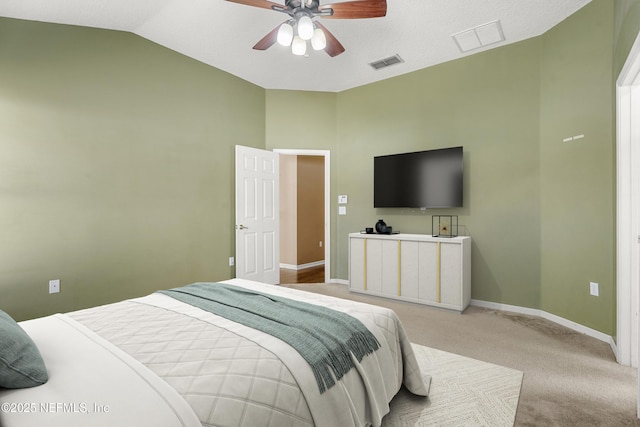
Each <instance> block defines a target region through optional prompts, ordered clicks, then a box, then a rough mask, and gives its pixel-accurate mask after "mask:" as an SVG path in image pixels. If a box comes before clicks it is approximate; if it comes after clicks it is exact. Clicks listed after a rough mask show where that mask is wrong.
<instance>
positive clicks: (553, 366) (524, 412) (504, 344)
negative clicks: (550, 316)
mask: <svg viewBox="0 0 640 427" xmlns="http://www.w3.org/2000/svg"><path fill="white" fill-rule="evenodd" d="M287 286H290V287H295V288H298V289H303V290H307V291H311V292H317V293H321V294H326V295H332V296H337V297H340V298H346V299H351V300H356V301H362V302H367V303H369V304H376V305H381V306H384V307H388V308H391V309H393V310H394V311H395V312H396V313H397V314H398V316H399V317H400V319H401V320H402V323H403V324H404V326H405V329H406V330H407V333H408V334H409V339H410V340H411V342H414V343H417V344H421V345H425V346H428V347H430V348H437V349H439V350H443V351H448V352H451V353H455V354H459V355H462V356H465V357H469V358H473V359H475V360H482V361H485V362H489V363H494V364H496V365H500V366H505V367H508V368H511V369H517V370H518V371H521V372H524V377H523V380H522V390H521V393H520V399H519V401H518V410H517V414H516V419H515V425H516V427H539V426H545V427H572V426H577V427H584V426H589V427H591V426H606V427H609V426H611V427H614V426H615V427H619V426H636V427H640V420H639V419H638V417H637V413H636V411H637V400H636V399H637V390H638V377H637V370H636V369H634V368H631V367H628V366H621V365H619V364H617V363H616V361H615V356H614V354H613V352H612V351H611V347H610V346H609V344H608V343H605V342H602V341H599V340H597V339H595V338H591V337H588V336H586V335H583V334H580V333H578V332H575V331H572V330H570V329H567V328H565V327H563V326H560V325H558V324H555V323H553V322H550V321H548V320H545V319H541V318H538V317H532V316H525V315H520V314H514V313H508V312H503V311H496V310H487V309H483V308H480V307H473V306H471V307H469V308H467V310H465V312H464V314H462V315H460V314H458V313H454V312H450V311H448V310H438V309H434V308H431V307H427V306H421V305H418V304H411V303H404V302H401V301H395V300H390V299H387V298H376V297H370V296H367V295H362V294H354V293H351V292H349V289H348V288H347V286H344V285H339V284H334V283H331V284H317V285H304V284H303V285H287ZM408 425H409V426H411V424H408ZM414 425H415V424H414ZM443 425H444V423H443ZM453 425H454V426H459V425H464V423H454V424H453Z"/></svg>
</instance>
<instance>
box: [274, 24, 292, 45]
mask: <svg viewBox="0 0 640 427" xmlns="http://www.w3.org/2000/svg"><path fill="white" fill-rule="evenodd" d="M277 40H278V44H281V45H282V46H291V42H292V41H293V27H292V26H291V24H289V23H288V22H285V23H284V24H282V25H280V29H279V30H278V38H277Z"/></svg>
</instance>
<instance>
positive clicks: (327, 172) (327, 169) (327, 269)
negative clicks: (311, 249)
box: [273, 148, 331, 283]
mask: <svg viewBox="0 0 640 427" xmlns="http://www.w3.org/2000/svg"><path fill="white" fill-rule="evenodd" d="M273 151H274V152H275V153H279V154H287V155H291V156H324V281H325V283H329V282H330V281H331V215H330V214H331V151H329V150H302V149H295V148H293V149H289V148H276V149H274V150H273Z"/></svg>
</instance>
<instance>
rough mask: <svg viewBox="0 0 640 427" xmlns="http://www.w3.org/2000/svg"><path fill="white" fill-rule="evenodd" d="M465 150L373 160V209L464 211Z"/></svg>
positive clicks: (395, 155)
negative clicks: (461, 209)
mask: <svg viewBox="0 0 640 427" xmlns="http://www.w3.org/2000/svg"><path fill="white" fill-rule="evenodd" d="M462 175H463V155H462V147H452V148H443V149H439V150H428V151H418V152H414V153H402V154H392V155H388V156H377V157H374V158H373V207H375V208H457V207H462Z"/></svg>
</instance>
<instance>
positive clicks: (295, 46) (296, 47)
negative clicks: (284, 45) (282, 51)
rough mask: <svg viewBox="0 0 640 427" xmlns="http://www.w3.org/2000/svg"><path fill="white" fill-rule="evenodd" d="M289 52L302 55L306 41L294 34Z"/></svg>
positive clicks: (304, 51)
mask: <svg viewBox="0 0 640 427" xmlns="http://www.w3.org/2000/svg"><path fill="white" fill-rule="evenodd" d="M291 53H293V54H294V55H304V54H305V53H307V42H306V41H304V40H302V39H301V38H300V36H295V37H294V38H293V42H292V43H291Z"/></svg>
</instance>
